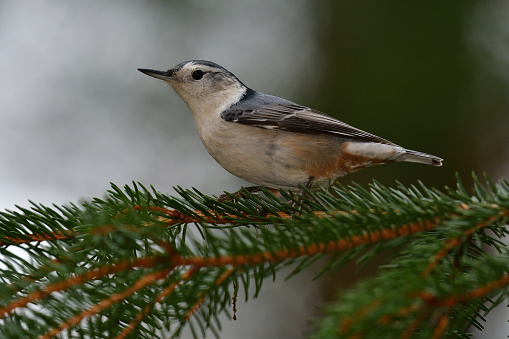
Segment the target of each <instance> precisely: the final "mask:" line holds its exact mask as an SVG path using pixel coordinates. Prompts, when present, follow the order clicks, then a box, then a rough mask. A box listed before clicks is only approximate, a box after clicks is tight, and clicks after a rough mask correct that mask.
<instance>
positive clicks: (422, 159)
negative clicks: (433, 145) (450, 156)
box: [396, 149, 442, 166]
mask: <svg viewBox="0 0 509 339" xmlns="http://www.w3.org/2000/svg"><path fill="white" fill-rule="evenodd" d="M396 161H407V162H417V163H420V164H426V165H432V166H442V159H441V158H439V157H436V156H434V155H431V154H427V153H422V152H417V151H412V150H409V149H406V150H405V151H404V152H403V154H401V155H399V156H398V158H397V160H396Z"/></svg>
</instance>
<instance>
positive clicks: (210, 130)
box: [139, 60, 442, 190]
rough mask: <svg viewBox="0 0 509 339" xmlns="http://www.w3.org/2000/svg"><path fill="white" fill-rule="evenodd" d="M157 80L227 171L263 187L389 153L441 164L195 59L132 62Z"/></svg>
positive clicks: (355, 166)
mask: <svg viewBox="0 0 509 339" xmlns="http://www.w3.org/2000/svg"><path fill="white" fill-rule="evenodd" d="M139 71H140V72H143V73H145V74H147V75H150V76H151V77H154V78H156V79H161V80H164V81H165V82H166V83H168V84H169V85H170V86H171V87H173V89H174V90H175V91H176V92H177V94H178V95H179V96H180V97H181V98H182V99H183V100H184V101H185V103H186V104H187V105H188V106H189V109H190V110H191V113H192V115H193V118H194V122H195V125H196V129H197V130H198V135H199V136H200V139H201V141H202V142H203V145H204V146H205V148H206V149H207V151H208V152H209V153H210V155H211V156H212V157H213V158H214V159H215V160H216V161H217V162H218V163H219V164H220V165H221V166H222V167H223V168H225V169H226V170H227V171H228V172H230V173H231V174H233V175H236V176H237V177H239V178H241V179H244V180H246V181H249V182H251V183H253V184H256V185H260V186H264V187H267V188H272V189H277V188H283V189H290V190H295V189H298V188H299V185H300V184H305V185H306V186H307V187H311V185H312V184H313V183H318V184H321V185H323V184H327V183H328V182H329V181H330V180H336V179H337V178H338V177H341V176H344V175H345V174H348V173H350V172H353V171H356V170H359V169H361V168H364V167H368V166H372V165H379V164H384V163H387V162H395V161H408V162H417V163H422V164H428V165H433V166H441V165H442V159H440V158H439V157H436V156H433V155H430V154H426V153H421V152H416V151H411V150H408V149H405V148H403V147H400V146H398V145H396V144H394V143H392V142H390V141H387V140H385V139H382V138H380V137H377V136H375V135H373V134H370V133H367V132H364V131H362V130H360V129H357V128H355V127H352V126H350V125H347V124H345V123H344V122H341V121H339V120H337V119H334V118H332V117H330V116H328V115H325V114H323V113H321V112H319V111H316V110H314V109H311V108H308V107H305V106H301V105H298V104H296V103H293V102H291V101H288V100H285V99H282V98H279V97H276V96H272V95H267V94H263V93H260V92H257V91H254V90H252V89H250V88H248V87H247V86H245V85H244V84H243V83H242V82H241V81H240V80H239V79H238V78H237V77H236V76H235V75H233V74H232V73H231V72H229V71H228V70H226V69H225V68H223V67H221V66H219V65H217V64H215V63H213V62H210V61H203V60H191V61H185V62H182V63H180V64H178V65H177V66H175V67H174V68H172V69H169V70H167V71H156V70H151V69H139Z"/></svg>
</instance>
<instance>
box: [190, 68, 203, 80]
mask: <svg viewBox="0 0 509 339" xmlns="http://www.w3.org/2000/svg"><path fill="white" fill-rule="evenodd" d="M192 76H193V79H194V80H200V79H201V78H203V71H200V70H196V71H194V72H193V74H192Z"/></svg>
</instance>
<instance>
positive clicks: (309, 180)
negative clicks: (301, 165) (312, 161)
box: [301, 175, 315, 194]
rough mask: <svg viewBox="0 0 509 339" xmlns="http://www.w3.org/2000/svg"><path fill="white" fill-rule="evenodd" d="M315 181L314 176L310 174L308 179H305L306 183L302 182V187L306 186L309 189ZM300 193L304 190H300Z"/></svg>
mask: <svg viewBox="0 0 509 339" xmlns="http://www.w3.org/2000/svg"><path fill="white" fill-rule="evenodd" d="M314 182H315V176H314V175H312V176H310V177H309V178H308V181H306V183H305V184H304V187H306V188H307V189H310V188H311V186H313V183H314ZM301 193H302V194H304V191H303V190H301Z"/></svg>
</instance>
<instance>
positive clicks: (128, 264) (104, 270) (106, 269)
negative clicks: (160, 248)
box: [0, 258, 156, 319]
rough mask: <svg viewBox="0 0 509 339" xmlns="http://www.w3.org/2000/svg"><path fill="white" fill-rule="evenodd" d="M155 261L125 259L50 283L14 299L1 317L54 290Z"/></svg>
mask: <svg viewBox="0 0 509 339" xmlns="http://www.w3.org/2000/svg"><path fill="white" fill-rule="evenodd" d="M155 262H156V260H155V259H154V258H140V259H137V260H134V261H124V262H120V263H118V264H115V265H111V266H103V267H100V268H98V269H95V270H93V271H90V272H86V273H84V274H82V275H78V276H75V277H73V278H69V279H66V280H63V281H59V282H57V283H54V284H51V285H48V286H46V287H45V288H44V289H42V290H40V291H36V292H32V293H30V294H29V295H27V296H26V297H23V298H20V299H17V300H14V301H12V302H11V303H9V304H8V305H7V306H5V307H3V308H0V319H1V318H3V317H5V316H6V315H7V314H8V313H10V312H12V311H13V310H14V309H16V308H19V307H24V306H26V305H27V304H28V303H30V302H34V301H36V300H41V299H42V298H44V297H45V296H47V295H49V294H51V293H53V292H57V291H62V290H66V289H69V288H71V287H73V286H76V285H79V284H83V283H84V282H86V281H89V280H93V279H97V278H100V277H103V276H105V275H108V274H112V273H117V272H120V271H124V270H127V269H130V268H133V267H145V268H147V267H152V266H154V265H155Z"/></svg>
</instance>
